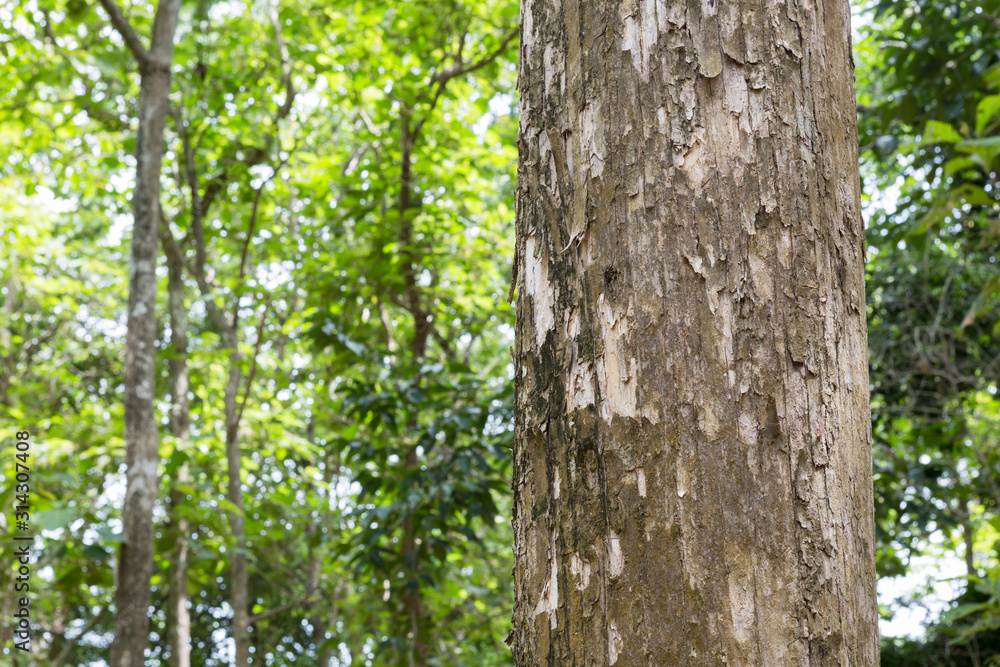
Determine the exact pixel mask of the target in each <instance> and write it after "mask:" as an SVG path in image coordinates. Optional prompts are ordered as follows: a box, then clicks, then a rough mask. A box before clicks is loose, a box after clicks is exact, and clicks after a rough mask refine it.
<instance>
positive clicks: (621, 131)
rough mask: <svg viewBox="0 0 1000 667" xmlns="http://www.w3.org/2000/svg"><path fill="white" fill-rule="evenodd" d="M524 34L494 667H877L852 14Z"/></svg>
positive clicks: (731, 10) (742, 12)
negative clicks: (504, 603) (506, 546)
mask: <svg viewBox="0 0 1000 667" xmlns="http://www.w3.org/2000/svg"><path fill="white" fill-rule="evenodd" d="M521 19H522V24H521V29H522V32H521V38H522V39H521V45H522V46H521V48H522V51H521V74H520V91H521V93H520V94H521V97H520V118H521V129H520V143H519V149H520V150H519V152H520V162H519V168H518V194H517V235H518V254H517V261H516V272H517V273H516V277H515V280H516V283H515V284H516V285H517V286H518V302H517V332H516V340H517V352H516V371H515V377H516V379H515V383H516V415H517V417H516V436H515V449H514V492H515V507H514V519H513V525H514V530H515V558H516V568H515V569H516V573H515V580H516V583H515V596H516V597H515V599H516V602H515V610H514V634H513V638H512V639H513V650H514V655H515V660H516V662H517V664H518V665H521V666H528V665H543V664H545V665H560V666H562V667H569V666H571V665H588V666H591V665H618V666H630V665H643V666H649V665H699V666H714V665H719V666H721V665H729V666H732V665H768V666H773V665H789V666H790V665H810V666H811V667H819V666H826V665H838V666H845V667H846V666H847V665H851V666H853V667H874V666H875V665H877V664H878V629H877V614H876V599H875V581H876V579H875V558H874V556H875V551H874V520H873V504H872V471H871V453H870V441H871V440H870V438H871V436H870V430H871V426H870V414H869V402H868V371H867V352H866V323H865V304H864V298H865V290H864V283H863V281H864V276H863V263H864V229H863V223H862V220H861V216H860V211H859V197H860V193H859V178H858V163H857V140H856V118H855V98H854V85H853V79H854V77H853V63H852V60H851V44H850V14H849V7H848V3H847V1H846V0H819V1H818V2H805V3H789V2H785V1H784V0H776V1H775V2H760V1H758V0H745V1H744V2H742V3H725V2H723V3H719V2H718V0H689V1H688V2H687V3H685V2H679V1H677V0H638V1H636V0H626V2H623V3H610V2H604V1H603V0H585V1H584V2H582V3H581V2H571V1H569V2H561V3H560V2H547V1H542V0H525V2H524V4H523V5H522V16H521Z"/></svg>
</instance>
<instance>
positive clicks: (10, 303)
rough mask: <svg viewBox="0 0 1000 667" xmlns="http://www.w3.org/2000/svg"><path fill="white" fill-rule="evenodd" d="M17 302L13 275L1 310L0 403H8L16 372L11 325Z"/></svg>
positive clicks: (15, 280)
mask: <svg viewBox="0 0 1000 667" xmlns="http://www.w3.org/2000/svg"><path fill="white" fill-rule="evenodd" d="M16 302H17V278H16V277H14V276H13V275H11V277H10V279H9V280H8V281H7V294H6V295H5V296H4V299H3V310H0V362H2V363H0V405H7V401H8V396H7V393H8V391H9V389H10V378H11V376H12V375H13V374H14V364H13V363H11V362H12V361H13V358H14V351H13V350H12V349H11V344H10V343H11V338H10V329H9V328H8V327H9V325H10V321H11V318H12V317H13V316H14V304H15V303H16Z"/></svg>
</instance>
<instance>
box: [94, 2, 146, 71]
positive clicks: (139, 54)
mask: <svg viewBox="0 0 1000 667" xmlns="http://www.w3.org/2000/svg"><path fill="white" fill-rule="evenodd" d="M101 6H102V7H104V11H106V12H107V13H108V15H109V16H110V17H111V25H112V26H114V28H115V30H117V31H118V34H119V35H121V36H122V39H123V40H125V45H126V46H128V48H129V51H131V52H132V55H134V56H135V59H136V60H138V61H139V64H140V65H142V66H149V65H151V64H152V63H153V57H152V56H151V55H150V53H149V51H147V50H146V47H145V46H143V44H142V40H141V39H139V35H137V34H136V33H135V30H133V29H132V24H131V23H129V22H128V19H127V18H125V15H124V14H122V10H121V9H119V8H118V5H117V4H115V0H101Z"/></svg>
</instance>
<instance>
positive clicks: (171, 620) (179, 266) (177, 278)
mask: <svg viewBox="0 0 1000 667" xmlns="http://www.w3.org/2000/svg"><path fill="white" fill-rule="evenodd" d="M167 266H168V270H169V273H168V287H167V289H168V291H169V296H170V346H171V347H172V348H173V350H172V354H173V356H172V357H171V359H170V395H171V401H172V403H173V406H172V408H173V409H172V412H171V415H170V431H171V433H172V434H173V436H174V437H175V438H176V439H177V447H178V448H183V447H184V446H186V445H187V444H188V442H189V441H190V439H191V411H190V405H189V403H188V396H187V394H188V367H187V360H188V340H187V307H186V306H185V304H184V265H183V261H182V258H181V257H180V256H179V255H178V256H173V255H171V254H169V253H168V254H167ZM189 482H190V473H189V470H188V464H187V462H186V461H185V462H184V463H182V464H181V466H180V468H178V470H177V474H176V476H175V478H174V483H173V485H172V486H171V489H170V527H171V529H172V531H173V532H174V533H175V535H176V539H177V541H176V543H175V545H174V548H173V553H172V554H171V556H170V585H169V590H168V595H167V641H168V642H169V644H170V667H190V665H191V614H190V612H189V611H188V608H187V603H188V539H189V538H188V533H189V528H188V522H187V519H185V518H184V516H183V513H182V511H181V505H182V504H184V502H185V493H184V492H183V491H182V490H180V489H178V488H177V487H178V486H183V485H186V484H188V483H189Z"/></svg>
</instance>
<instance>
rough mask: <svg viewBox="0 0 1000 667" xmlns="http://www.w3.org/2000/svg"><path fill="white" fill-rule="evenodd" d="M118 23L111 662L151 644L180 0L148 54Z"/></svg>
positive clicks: (169, 8)
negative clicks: (162, 257) (162, 318)
mask: <svg viewBox="0 0 1000 667" xmlns="http://www.w3.org/2000/svg"><path fill="white" fill-rule="evenodd" d="M103 4H104V6H105V9H106V10H107V11H108V12H109V14H110V15H111V21H112V23H113V24H114V25H115V28H116V29H117V30H118V31H119V32H120V33H121V34H122V36H123V37H124V39H125V41H126V43H127V44H128V45H129V47H130V49H131V50H132V51H133V54H134V55H135V56H136V59H137V60H138V61H139V75H140V89H139V112H138V113H139V129H138V135H137V137H136V142H135V155H136V174H135V189H134V191H133V193H132V212H133V218H134V225H133V229H132V258H131V264H130V271H129V298H128V333H127V335H126V341H125V462H126V465H127V472H126V490H125V504H124V507H123V511H122V536H123V541H122V546H121V551H120V554H119V569H118V586H117V589H116V591H115V610H116V611H115V639H114V643H113V644H112V645H111V656H110V664H111V667H133V666H134V665H138V664H142V662H143V661H144V660H145V657H144V656H145V650H146V645H147V643H148V641H149V616H148V611H149V604H150V596H151V593H150V577H151V576H152V573H153V504H154V503H155V501H156V489H157V475H156V467H157V464H158V463H159V442H158V440H159V439H158V433H157V420H156V407H155V402H154V401H155V393H156V387H155V372H156V369H155V363H156V359H155V349H154V345H155V340H156V272H155V270H156V262H157V259H158V252H157V234H158V227H159V217H160V203H159V200H160V165H161V162H162V159H163V149H164V146H163V129H164V125H165V124H166V117H167V107H168V104H169V100H168V96H169V95H170V63H171V61H172V59H173V53H174V34H175V32H176V29H177V16H178V13H179V11H180V0H162V2H160V3H159V5H158V6H157V9H156V18H155V20H154V23H153V32H152V40H151V44H150V48H149V51H146V50H145V49H144V48H143V47H142V45H141V44H140V43H139V41H138V38H137V37H136V35H135V33H134V32H133V30H132V28H131V27H130V26H129V25H128V23H127V21H126V20H125V18H124V17H123V16H122V15H121V12H120V11H119V10H118V8H117V6H116V5H115V4H114V2H113V0H103Z"/></svg>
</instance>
